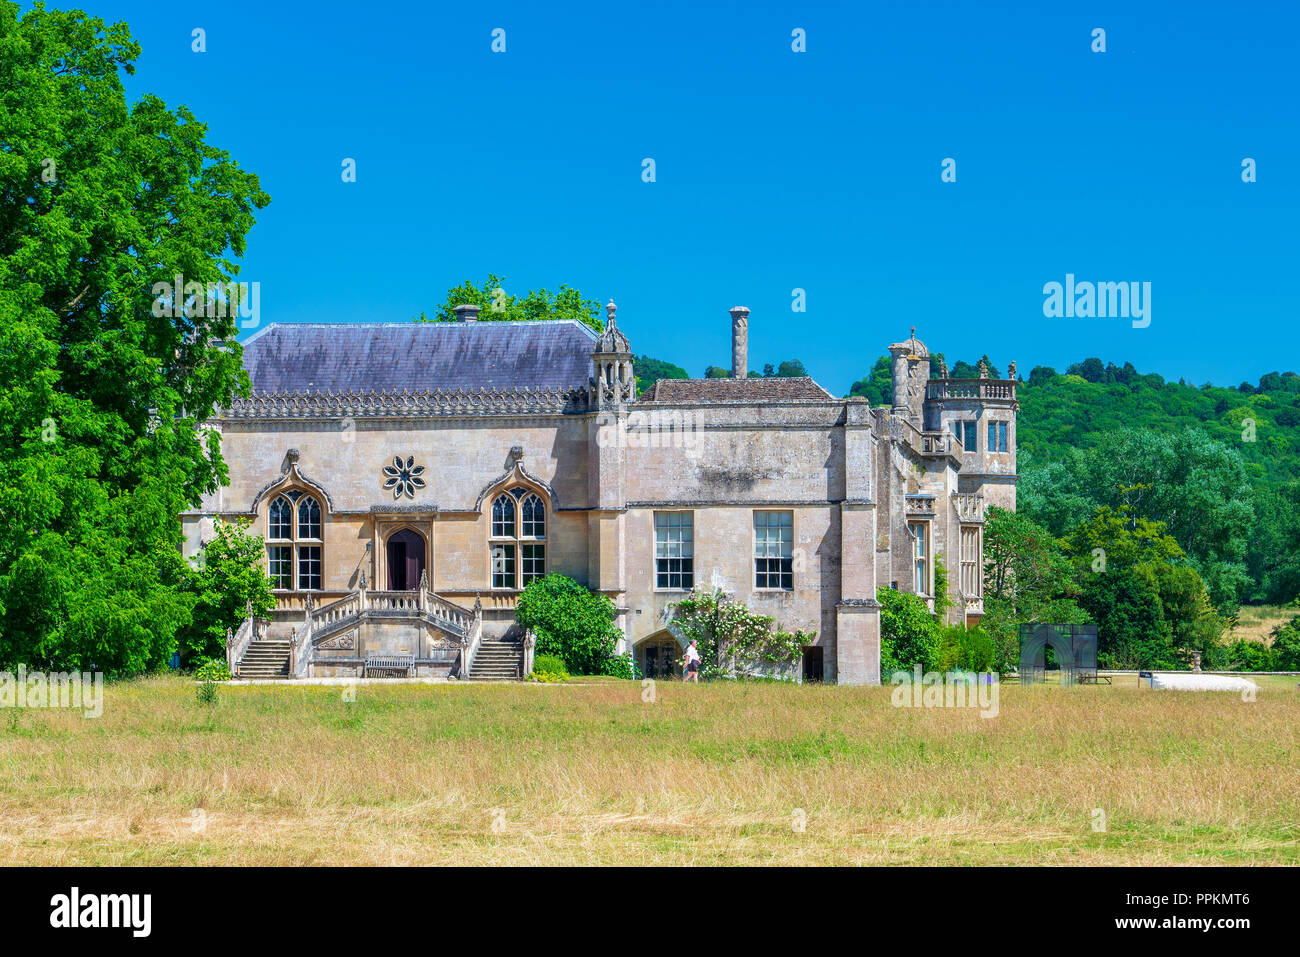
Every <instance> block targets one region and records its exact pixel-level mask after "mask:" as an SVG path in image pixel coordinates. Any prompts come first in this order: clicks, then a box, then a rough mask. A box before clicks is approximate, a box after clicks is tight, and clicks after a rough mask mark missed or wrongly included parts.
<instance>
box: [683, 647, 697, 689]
mask: <svg viewBox="0 0 1300 957" xmlns="http://www.w3.org/2000/svg"><path fill="white" fill-rule="evenodd" d="M682 680H683V681H694V682H695V683H696V684H699V683H700V650H699V649H698V648H696V647H695V639H694V638H692V639H691V643H690V644H689V645H687V647H686V671H685V672H683V673H682Z"/></svg>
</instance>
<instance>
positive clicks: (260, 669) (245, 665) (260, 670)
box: [239, 638, 292, 678]
mask: <svg viewBox="0 0 1300 957" xmlns="http://www.w3.org/2000/svg"><path fill="white" fill-rule="evenodd" d="M291 645H292V642H290V641H289V639H287V638H284V639H274V638H264V639H262V640H261V641H250V642H249V643H248V650H247V651H245V652H244V657H243V658H242V659H241V660H240V662H239V677H240V678H283V677H285V676H287V675H288V674H289V648H290V646H291Z"/></svg>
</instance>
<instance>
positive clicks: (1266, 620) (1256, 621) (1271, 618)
mask: <svg viewBox="0 0 1300 957" xmlns="http://www.w3.org/2000/svg"><path fill="white" fill-rule="evenodd" d="M1295 616H1296V609H1295V606H1293V605H1242V606H1241V608H1240V609H1239V610H1238V612H1237V621H1236V624H1234V625H1233V627H1232V628H1231V629H1229V631H1228V633H1227V634H1226V635H1224V637H1223V640H1224V642H1225V643H1229V642H1233V641H1237V640H1238V639H1241V640H1244V641H1262V642H1264V643H1265V644H1272V641H1271V635H1272V633H1273V629H1274V628H1277V627H1278V626H1279V625H1285V624H1286V623H1287V622H1288V621H1290V620H1291V619H1292V618H1294V617H1295Z"/></svg>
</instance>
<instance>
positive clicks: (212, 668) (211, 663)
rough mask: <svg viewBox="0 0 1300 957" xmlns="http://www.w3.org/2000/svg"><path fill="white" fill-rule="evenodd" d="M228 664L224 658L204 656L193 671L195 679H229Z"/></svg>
mask: <svg viewBox="0 0 1300 957" xmlns="http://www.w3.org/2000/svg"><path fill="white" fill-rule="evenodd" d="M230 678H231V674H230V666H229V665H227V664H226V659H225V658H205V659H203V663H202V664H200V665H199V667H198V669H197V670H196V671H195V672H194V679H195V680H196V681H229V680H230Z"/></svg>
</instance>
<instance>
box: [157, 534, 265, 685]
mask: <svg viewBox="0 0 1300 957" xmlns="http://www.w3.org/2000/svg"><path fill="white" fill-rule="evenodd" d="M262 549H263V542H262V537H261V536H260V535H250V534H248V532H247V529H246V528H245V527H244V526H242V525H236V524H233V523H231V522H224V521H222V520H221V519H217V521H216V524H215V526H214V529H213V537H212V539H211V540H210V541H208V543H207V544H206V545H204V546H203V550H202V551H201V552H200V553H199V556H198V561H197V563H196V564H197V567H196V568H195V570H194V572H193V573H192V575H191V584H190V588H189V591H190V592H191V593H192V594H193V595H194V599H195V600H194V606H193V608H192V609H191V612H190V622H189V624H188V625H186V626H184V627H183V628H181V630H180V632H179V634H178V635H177V638H178V640H179V651H180V654H181V666H182V667H185V666H187V665H188V664H189V663H190V662H191V661H196V660H198V659H200V658H205V657H207V658H221V659H222V660H223V661H224V660H225V658H224V656H225V653H226V629H228V628H233V627H235V624H236V623H238V622H240V621H242V620H243V619H244V617H245V616H246V614H247V609H248V608H249V607H250V606H251V607H252V610H253V614H254V615H255V616H257V617H259V618H261V617H264V616H265V615H266V614H267V613H268V612H269V611H270V610H271V609H272V608H274V607H275V596H274V595H272V594H271V579H270V578H268V577H267V574H266V570H265V568H264V567H263V565H262V554H263V552H262Z"/></svg>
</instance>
